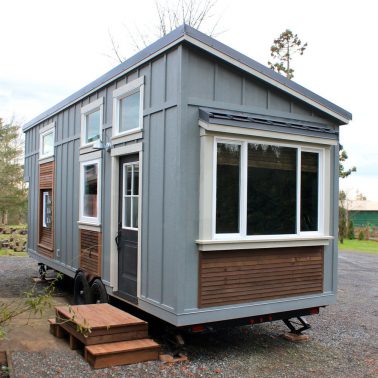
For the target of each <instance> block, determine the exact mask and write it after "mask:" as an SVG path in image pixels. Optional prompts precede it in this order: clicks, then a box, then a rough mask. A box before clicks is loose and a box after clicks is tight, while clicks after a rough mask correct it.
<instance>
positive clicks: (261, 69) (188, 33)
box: [23, 24, 352, 131]
mask: <svg viewBox="0 0 378 378" xmlns="http://www.w3.org/2000/svg"><path fill="white" fill-rule="evenodd" d="M185 40H186V41H187V42H189V43H193V41H198V42H200V43H202V44H204V45H206V46H208V47H210V48H212V49H215V50H217V51H219V52H221V53H222V54H224V55H227V56H229V57H230V58H232V59H233V60H235V61H237V62H240V63H241V64H243V65H245V66H247V67H249V68H251V69H252V70H254V71H255V72H258V73H260V74H261V75H262V76H260V78H262V79H263V80H264V79H265V78H266V81H269V82H270V83H271V82H272V81H274V82H276V83H279V84H280V88H281V89H283V90H285V88H286V89H287V90H288V92H289V93H290V94H291V95H294V96H295V94H298V96H299V95H300V97H302V96H303V97H305V98H307V99H309V100H310V101H311V103H312V105H313V106H315V107H316V106H317V104H319V108H320V110H322V111H323V108H326V109H328V110H329V111H330V113H331V114H330V115H333V116H334V117H335V118H339V120H340V121H342V122H343V123H347V122H348V120H351V119H352V114H351V113H350V112H348V111H346V110H344V109H342V108H341V107H339V106H337V105H335V104H333V103H332V102H330V101H328V100H326V99H325V98H323V97H321V96H319V95H317V94H315V93H314V92H312V91H310V90H308V89H306V88H304V87H302V86H301V85H299V84H297V83H295V82H294V81H292V80H289V79H287V78H286V77H284V76H282V75H281V74H278V73H276V72H274V71H273V70H271V69H270V68H268V67H266V66H264V65H263V64H261V63H258V62H256V61H255V60H253V59H251V58H249V57H247V56H246V55H244V54H241V53H240V52H238V51H236V50H234V49H232V48H231V47H229V46H227V45H225V44H223V43H221V42H219V41H217V40H215V39H214V38H211V37H209V36H208V35H206V34H204V33H201V32H200V31H198V30H196V29H194V28H192V27H190V26H188V25H185V24H183V25H181V26H179V27H178V28H177V29H175V30H173V31H172V32H170V33H169V34H167V35H165V36H164V37H162V38H160V39H159V40H157V41H156V42H154V43H152V44H151V45H149V46H148V47H146V48H145V49H143V50H141V51H139V52H138V53H137V54H135V55H134V56H132V57H131V58H129V59H127V60H126V61H125V62H123V63H121V64H120V65H118V66H116V67H115V68H113V69H112V70H110V71H109V72H107V73H106V74H104V75H102V76H101V77H99V78H98V79H97V80H94V81H93V82H91V83H89V84H88V85H86V86H85V87H83V88H82V89H80V90H79V91H77V92H75V93H73V94H72V95H71V96H69V97H67V98H66V99H64V100H63V101H61V102H59V103H58V104H56V105H55V106H53V107H52V108H50V109H48V110H46V111H45V112H43V113H42V114H40V115H39V116H37V117H35V118H34V119H32V120H31V121H29V122H28V123H26V124H25V125H24V126H23V131H26V130H27V129H29V128H31V127H33V126H35V125H36V124H38V123H40V122H42V121H44V120H46V119H48V118H50V117H52V116H53V115H55V114H56V113H58V112H60V111H62V110H63V109H65V108H67V107H68V106H70V105H73V104H74V103H75V102H77V101H79V100H80V99H82V98H84V97H85V96H87V95H89V94H90V93H92V92H94V91H96V90H98V89H100V88H102V87H103V86H105V85H106V84H108V83H110V82H112V81H114V80H116V79H117V78H118V77H120V76H122V75H123V74H125V73H126V72H127V71H128V70H130V69H131V68H136V67H137V66H138V65H140V64H142V63H143V62H144V61H146V60H148V59H150V58H152V57H153V56H154V55H156V54H157V53H159V52H162V51H163V50H165V49H167V48H170V47H173V46H175V45H176V44H179V43H182V42H183V41H185ZM289 90H290V91H289ZM337 115H339V116H340V117H337Z"/></svg>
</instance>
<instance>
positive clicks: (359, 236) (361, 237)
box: [358, 230, 365, 240]
mask: <svg viewBox="0 0 378 378" xmlns="http://www.w3.org/2000/svg"><path fill="white" fill-rule="evenodd" d="M364 239H365V235H364V231H363V230H360V232H359V233H358V240H364Z"/></svg>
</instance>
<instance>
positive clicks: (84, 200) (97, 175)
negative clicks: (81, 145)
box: [80, 160, 101, 224]
mask: <svg viewBox="0 0 378 378" xmlns="http://www.w3.org/2000/svg"><path fill="white" fill-rule="evenodd" d="M80 176H81V177H80V184H81V188H80V191H81V192H80V221H82V222H86V223H92V224H100V212H101V210H100V205H101V202H100V197H101V193H100V183H101V162H100V160H92V161H86V162H83V163H81V170H80Z"/></svg>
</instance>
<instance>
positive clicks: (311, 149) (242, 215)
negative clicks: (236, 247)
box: [211, 137, 326, 241]
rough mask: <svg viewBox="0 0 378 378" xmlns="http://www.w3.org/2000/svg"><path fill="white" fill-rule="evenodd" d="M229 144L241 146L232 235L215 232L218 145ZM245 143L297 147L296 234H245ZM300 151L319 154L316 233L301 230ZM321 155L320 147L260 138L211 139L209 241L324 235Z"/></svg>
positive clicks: (292, 238)
mask: <svg viewBox="0 0 378 378" xmlns="http://www.w3.org/2000/svg"><path fill="white" fill-rule="evenodd" d="M218 143H229V144H237V145H240V146H241V150H240V152H241V157H240V160H241V161H240V204H239V216H240V218H239V230H240V232H239V233H234V234H217V233H216V188H217V177H216V176H217V174H216V173H217V144H218ZM248 143H257V144H267V145H274V146H279V147H290V148H296V149H297V151H298V153H297V191H296V195H297V218H296V219H297V222H296V229H297V232H296V233H295V234H280V235H247V224H246V218H247V217H246V214H247V180H248V177H247V169H248V167H247V159H248V150H247V148H248ZM301 152H315V153H318V154H319V176H318V230H317V231H302V232H301V231H300V216H299V215H300V206H301V202H300V184H301V183H300V179H299V177H300V163H301V160H300V159H301ZM324 156H325V149H324V148H320V147H307V146H302V145H300V144H298V145H296V144H287V143H281V142H276V141H274V142H272V141H262V140H259V139H252V138H251V139H247V140H246V139H243V140H239V139H234V138H227V137H214V145H213V188H212V193H213V194H212V219H211V222H212V239H213V240H251V241H259V240H260V241H264V240H277V241H282V240H295V239H300V238H307V237H314V238H316V237H321V236H324V235H325V226H324V225H325V213H326V212H325V201H324V193H325V189H324V182H325V180H324V172H325V169H324Z"/></svg>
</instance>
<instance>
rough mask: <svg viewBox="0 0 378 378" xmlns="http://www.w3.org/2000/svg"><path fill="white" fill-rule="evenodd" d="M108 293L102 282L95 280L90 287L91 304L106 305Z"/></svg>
mask: <svg viewBox="0 0 378 378" xmlns="http://www.w3.org/2000/svg"><path fill="white" fill-rule="evenodd" d="M108 302H109V298H108V293H107V292H106V288H105V286H104V284H103V283H102V281H101V280H100V279H99V278H96V279H95V280H94V281H93V282H92V285H91V303H108Z"/></svg>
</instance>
